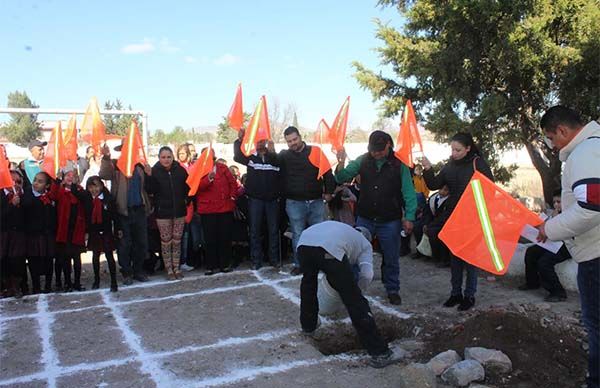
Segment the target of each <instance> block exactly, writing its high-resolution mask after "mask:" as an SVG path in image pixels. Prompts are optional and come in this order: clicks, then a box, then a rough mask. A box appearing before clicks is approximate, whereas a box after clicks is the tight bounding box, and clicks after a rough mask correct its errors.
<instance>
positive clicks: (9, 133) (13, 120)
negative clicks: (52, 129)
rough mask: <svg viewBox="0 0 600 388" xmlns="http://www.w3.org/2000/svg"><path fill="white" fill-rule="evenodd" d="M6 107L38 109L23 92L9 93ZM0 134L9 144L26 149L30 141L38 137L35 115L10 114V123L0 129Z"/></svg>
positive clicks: (38, 131)
mask: <svg viewBox="0 0 600 388" xmlns="http://www.w3.org/2000/svg"><path fill="white" fill-rule="evenodd" d="M7 106H8V107H9V108H38V106H37V105H36V104H35V103H33V102H32V101H31V99H30V98H29V96H27V93H26V92H24V91H23V92H19V91H15V92H12V93H9V94H8V103H7ZM0 132H1V133H2V135H3V136H4V137H6V139H8V141H9V142H11V143H14V144H17V145H19V146H21V147H26V146H27V143H29V142H30V141H31V140H34V139H37V138H38V137H40V128H39V126H38V123H37V114H28V113H11V114H10V121H9V122H8V124H6V125H4V126H2V127H0Z"/></svg>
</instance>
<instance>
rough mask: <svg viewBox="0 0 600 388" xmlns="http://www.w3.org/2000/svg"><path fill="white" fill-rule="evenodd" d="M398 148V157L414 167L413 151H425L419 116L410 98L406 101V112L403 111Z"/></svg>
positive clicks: (397, 141) (396, 153)
mask: <svg viewBox="0 0 600 388" xmlns="http://www.w3.org/2000/svg"><path fill="white" fill-rule="evenodd" d="M396 143H397V148H396V152H395V153H394V154H395V155H396V158H398V159H400V160H401V161H402V163H404V164H405V165H407V166H408V167H411V168H412V167H414V166H415V163H414V159H413V152H423V143H422V142H421V135H420V134H419V127H418V126H417V118H416V117H415V111H414V110H413V107H412V102H411V101H410V100H407V101H406V106H405V108H404V112H403V113H402V121H401V122H400V132H398V139H397V140H396Z"/></svg>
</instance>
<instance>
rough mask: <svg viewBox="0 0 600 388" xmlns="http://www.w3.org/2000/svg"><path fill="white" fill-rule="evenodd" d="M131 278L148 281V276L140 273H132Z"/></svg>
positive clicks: (142, 281)
mask: <svg viewBox="0 0 600 388" xmlns="http://www.w3.org/2000/svg"><path fill="white" fill-rule="evenodd" d="M133 279H134V280H137V281H138V282H141V283H144V282H147V281H148V276H146V275H142V274H140V275H133Z"/></svg>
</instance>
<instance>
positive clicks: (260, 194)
mask: <svg viewBox="0 0 600 388" xmlns="http://www.w3.org/2000/svg"><path fill="white" fill-rule="evenodd" d="M240 144H241V141H240V140H239V139H238V140H236V141H235V142H234V143H233V155H234V156H233V160H235V161H236V162H238V163H240V164H243V165H245V166H247V167H248V168H247V174H248V176H247V177H246V184H245V185H244V187H245V189H246V194H247V195H248V196H249V197H252V198H256V199H261V200H264V201H272V200H274V199H277V198H279V195H280V191H281V188H280V185H281V180H280V168H279V163H278V160H277V155H276V154H274V153H269V152H267V153H266V154H265V155H258V154H257V155H250V156H249V157H247V156H246V155H244V154H243V153H242V151H241V150H240Z"/></svg>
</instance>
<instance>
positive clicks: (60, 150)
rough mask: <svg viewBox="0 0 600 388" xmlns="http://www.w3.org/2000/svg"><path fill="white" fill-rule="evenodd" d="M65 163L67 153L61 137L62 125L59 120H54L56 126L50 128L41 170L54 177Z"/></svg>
mask: <svg viewBox="0 0 600 388" xmlns="http://www.w3.org/2000/svg"><path fill="white" fill-rule="evenodd" d="M66 165H67V154H66V152H65V145H64V144H63V138H62V126H61V124H60V120H58V121H57V122H56V127H54V129H53V130H52V135H50V141H49V142H48V148H47V151H46V155H45V156H44V161H43V162H42V170H44V171H46V172H47V173H48V175H50V176H51V177H52V178H53V179H56V174H57V173H58V171H59V170H60V169H61V168H62V167H65V166H66Z"/></svg>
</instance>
